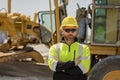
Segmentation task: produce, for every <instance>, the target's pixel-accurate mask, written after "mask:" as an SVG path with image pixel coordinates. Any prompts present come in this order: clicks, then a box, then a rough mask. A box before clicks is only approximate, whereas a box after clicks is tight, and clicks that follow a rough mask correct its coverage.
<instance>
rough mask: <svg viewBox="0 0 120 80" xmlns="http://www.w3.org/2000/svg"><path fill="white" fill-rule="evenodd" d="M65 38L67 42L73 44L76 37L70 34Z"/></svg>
mask: <svg viewBox="0 0 120 80" xmlns="http://www.w3.org/2000/svg"><path fill="white" fill-rule="evenodd" d="M64 38H65V40H66V41H68V42H73V41H74V38H75V36H73V35H72V34H69V35H67V36H64Z"/></svg>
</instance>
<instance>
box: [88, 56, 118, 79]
mask: <svg viewBox="0 0 120 80" xmlns="http://www.w3.org/2000/svg"><path fill="white" fill-rule="evenodd" d="M115 70H120V56H110V57H107V58H104V59H103V60H102V61H100V62H98V63H97V64H95V65H94V66H93V68H92V69H91V71H90V73H89V75H88V78H87V80H103V78H104V76H105V75H106V74H107V73H108V72H110V71H115Z"/></svg>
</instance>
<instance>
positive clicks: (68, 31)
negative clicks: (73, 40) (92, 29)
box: [64, 29, 76, 33]
mask: <svg viewBox="0 0 120 80" xmlns="http://www.w3.org/2000/svg"><path fill="white" fill-rule="evenodd" d="M64 31H65V32H67V33H70V32H72V33H74V32H76V29H64Z"/></svg>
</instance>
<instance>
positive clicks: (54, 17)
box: [0, 0, 120, 80]
mask: <svg viewBox="0 0 120 80" xmlns="http://www.w3.org/2000/svg"><path fill="white" fill-rule="evenodd" d="M119 4H120V1H119V0H93V1H92V27H91V42H90V43H89V44H88V43H86V45H88V46H89V47H90V51H91V62H92V64H91V70H90V72H89V73H88V80H110V79H111V80H120V77H119V74H120V56H119V55H120V43H119V41H120V38H119V37H120V28H119V27H120V26H119V25H120V11H119V9H120V5H119ZM67 5H69V1H68V0H54V6H55V10H51V8H50V11H40V12H38V13H37V15H38V19H39V24H36V23H34V22H31V21H27V20H26V19H25V18H24V19H22V20H21V23H19V20H18V18H16V17H15V18H14V19H11V20H9V19H7V20H6V19H5V18H3V17H1V19H0V20H2V21H10V22H9V23H10V25H12V26H15V25H17V26H15V27H18V28H16V29H17V32H20V31H21V33H19V34H21V35H22V36H21V37H18V34H17V33H15V32H14V34H17V35H16V36H12V35H13V34H11V33H10V32H8V31H7V30H6V31H7V33H6V34H7V35H8V36H9V37H10V40H11V38H12V41H13V42H12V44H11V41H9V39H8V43H9V44H11V45H12V47H11V46H10V48H8V52H10V50H14V49H16V48H17V49H20V48H19V46H21V45H22V46H23V45H26V44H27V43H28V42H33V41H31V40H30V41H29V39H26V38H27V37H26V36H25V34H26V33H27V34H30V33H32V32H30V33H29V31H28V32H27V30H28V29H30V30H31V31H33V33H32V34H34V32H35V33H38V32H39V30H38V28H37V30H36V26H39V27H40V33H41V34H40V36H39V34H38V35H36V36H39V37H40V39H39V38H38V37H35V39H37V40H40V42H42V43H44V44H45V45H48V46H51V45H52V44H54V43H56V42H59V41H60V37H61V36H60V23H61V21H62V19H63V18H64V17H65V16H67V9H66V6H67ZM77 15H79V14H77ZM17 20H18V21H17ZM13 23H14V24H13ZM7 24H8V23H7ZM29 24H31V25H32V28H31V26H30V25H29ZM27 25H28V26H27ZM33 25H35V26H33ZM7 26H8V25H7ZM24 26H26V27H27V28H28V29H27V28H26V27H24ZM43 26H44V27H43ZM19 27H20V28H19ZM34 27H35V30H34ZM10 29H11V28H10ZM14 29H15V28H14ZM15 31H16V30H15ZM25 32H26V33H25ZM30 35H31V34H30ZM13 37H14V38H13ZM19 38H20V39H22V40H21V42H22V43H21V42H17V41H19ZM2 48H3V47H2ZM23 49H24V48H23ZM23 49H22V51H23ZM1 50H3V49H1ZM28 50H29V49H28ZM27 53H28V54H26V52H24V51H23V52H22V53H21V55H22V56H21V55H20V54H19V52H18V53H17V51H16V53H10V54H9V55H7V54H6V55H7V56H8V58H4V59H2V58H3V57H1V58H0V59H1V62H4V63H2V64H0V65H2V66H4V67H6V62H8V61H9V60H11V61H12V59H13V61H15V60H16V58H17V60H20V59H22V57H24V58H25V56H28V55H30V58H33V59H35V60H36V61H37V62H40V63H41V60H40V61H38V60H39V59H42V61H43V57H42V58H41V55H34V54H33V53H35V51H34V50H33V52H31V50H30V51H29V52H27ZM11 54H16V55H17V56H13V55H11ZM36 54H37V52H36ZM4 55H5V54H4ZM33 56H34V57H33ZM4 57H6V56H4ZM36 57H37V58H36ZM11 58H12V59H11ZM6 59H7V60H6ZM8 65H14V64H13V63H7V66H8ZM16 65H18V66H20V67H18V66H17V67H16V66H14V67H15V68H18V69H17V70H13V68H10V69H9V70H11V71H10V72H11V73H7V72H6V71H5V72H4V73H3V71H2V72H1V71H0V74H3V75H6V74H8V75H12V76H24V77H26V76H37V77H38V78H39V79H45V80H49V79H48V78H50V80H52V79H51V77H52V72H51V71H50V70H49V68H48V66H46V65H39V64H29V63H21V62H20V63H16ZM21 65H24V66H29V68H24V69H21ZM2 66H0V69H1V70H2V69H3V67H2ZM31 69H33V70H31ZM39 70H40V72H39ZM24 71H26V72H24ZM13 72H14V73H15V72H16V74H12V73H13ZM31 72H33V73H31ZM37 73H38V74H37ZM25 74H26V75H25ZM32 79H34V78H32Z"/></svg>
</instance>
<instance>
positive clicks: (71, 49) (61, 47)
mask: <svg viewBox="0 0 120 80" xmlns="http://www.w3.org/2000/svg"><path fill="white" fill-rule="evenodd" d="M78 56H81V62H80V64H79V65H78V66H79V68H80V69H81V70H82V71H83V73H87V72H88V71H89V69H90V62H91V61H90V50H89V47H88V46H87V45H85V44H80V43H78V42H74V43H73V44H71V45H70V46H69V45H67V44H65V43H57V44H55V45H53V46H51V48H50V51H49V59H48V64H49V67H50V69H51V70H53V71H56V65H57V62H58V61H57V60H55V57H57V58H59V61H61V62H67V61H74V60H75V58H77V57H78Z"/></svg>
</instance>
